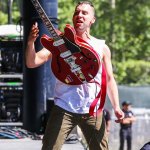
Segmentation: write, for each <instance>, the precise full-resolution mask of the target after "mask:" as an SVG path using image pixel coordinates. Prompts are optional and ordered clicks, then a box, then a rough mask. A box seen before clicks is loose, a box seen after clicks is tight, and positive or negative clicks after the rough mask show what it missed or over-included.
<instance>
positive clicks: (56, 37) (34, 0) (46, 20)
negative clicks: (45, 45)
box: [31, 0, 61, 41]
mask: <svg viewBox="0 0 150 150" xmlns="http://www.w3.org/2000/svg"><path fill="white" fill-rule="evenodd" d="M31 1H32V3H33V5H34V6H35V8H36V10H37V12H38V13H39V15H40V17H41V19H42V20H43V22H44V24H45V25H46V27H47V29H48V31H49V32H50V34H51V36H52V37H53V39H54V41H57V40H60V39H61V37H60V36H59V35H58V34H57V32H56V31H55V28H54V26H53V24H52V23H51V21H50V20H49V18H48V16H47V15H46V13H45V12H44V10H43V8H42V7H41V5H40V3H39V2H38V1H37V0H31Z"/></svg>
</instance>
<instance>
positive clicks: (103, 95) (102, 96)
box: [89, 62, 107, 117]
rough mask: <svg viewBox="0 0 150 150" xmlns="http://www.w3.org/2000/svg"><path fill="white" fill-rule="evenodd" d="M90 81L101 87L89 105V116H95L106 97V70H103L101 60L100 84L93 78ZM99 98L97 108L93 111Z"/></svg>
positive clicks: (101, 107)
mask: <svg viewBox="0 0 150 150" xmlns="http://www.w3.org/2000/svg"><path fill="white" fill-rule="evenodd" d="M90 83H96V84H98V85H99V87H100V88H101V89H100V92H99V93H98V95H97V96H96V98H95V99H94V101H93V102H92V104H91V106H90V109H89V114H90V115H91V116H94V117H96V116H98V115H99V114H100V113H101V111H102V109H103V107H104V104H105V98H106V87H107V86H106V85H107V81H106V71H105V67H104V64H103V62H102V84H101V85H100V83H98V82H97V81H94V80H92V81H91V82H90ZM99 99H101V101H100V105H99V108H98V110H97V111H96V112H94V109H95V107H96V105H97V103H98V101H99Z"/></svg>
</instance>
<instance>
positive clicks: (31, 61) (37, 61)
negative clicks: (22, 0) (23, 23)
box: [25, 23, 52, 68]
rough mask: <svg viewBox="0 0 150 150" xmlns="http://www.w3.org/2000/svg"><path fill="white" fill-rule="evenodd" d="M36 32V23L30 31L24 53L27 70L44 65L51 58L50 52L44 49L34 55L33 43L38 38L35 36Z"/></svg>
mask: <svg viewBox="0 0 150 150" xmlns="http://www.w3.org/2000/svg"><path fill="white" fill-rule="evenodd" d="M38 32H39V30H38V27H37V23H35V25H33V26H32V28H31V31H30V33H29V36H28V41H27V47H26V52H25V57H26V65H27V67H28V68H35V67H38V66H40V65H42V64H44V63H45V62H47V61H48V60H49V59H50V58H51V57H52V54H51V52H50V51H48V50H47V49H45V48H43V49H42V50H40V51H39V52H37V53H36V51H35V47H34V42H35V41H36V39H37V37H38V36H39V35H37V33H38Z"/></svg>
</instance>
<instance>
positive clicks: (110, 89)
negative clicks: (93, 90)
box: [103, 45, 124, 123]
mask: <svg viewBox="0 0 150 150" xmlns="http://www.w3.org/2000/svg"><path fill="white" fill-rule="evenodd" d="M103 62H104V66H105V69H106V75H107V94H108V96H109V99H110V101H111V104H112V106H113V108H114V112H115V115H116V117H117V118H118V120H116V122H117V123H120V122H122V120H123V118H124V113H123V112H122V110H121V109H120V105H119V96H118V88H117V84H116V82H115V79H114V76H113V71H112V64H111V53H110V50H109V48H108V46H107V45H105V46H104V48H103Z"/></svg>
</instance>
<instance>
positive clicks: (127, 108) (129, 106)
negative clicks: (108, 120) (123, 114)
mask: <svg viewBox="0 0 150 150" xmlns="http://www.w3.org/2000/svg"><path fill="white" fill-rule="evenodd" d="M130 108H131V105H123V110H125V111H128V110H129V109H130Z"/></svg>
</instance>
